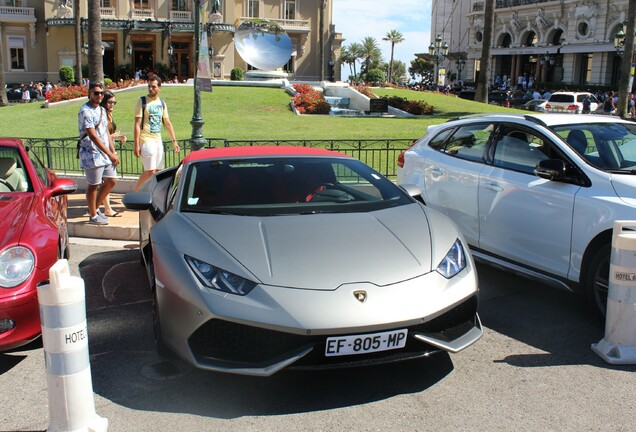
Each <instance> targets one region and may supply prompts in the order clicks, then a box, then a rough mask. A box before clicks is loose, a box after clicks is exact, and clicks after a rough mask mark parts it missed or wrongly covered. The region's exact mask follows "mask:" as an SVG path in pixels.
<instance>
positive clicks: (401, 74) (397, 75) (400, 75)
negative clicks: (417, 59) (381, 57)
mask: <svg viewBox="0 0 636 432" xmlns="http://www.w3.org/2000/svg"><path fill="white" fill-rule="evenodd" d="M392 74H393V75H392V76H391V77H390V78H389V80H390V81H391V82H396V83H399V82H400V81H403V80H406V65H405V64H404V62H403V61H401V60H395V61H394V62H393V71H392Z"/></svg>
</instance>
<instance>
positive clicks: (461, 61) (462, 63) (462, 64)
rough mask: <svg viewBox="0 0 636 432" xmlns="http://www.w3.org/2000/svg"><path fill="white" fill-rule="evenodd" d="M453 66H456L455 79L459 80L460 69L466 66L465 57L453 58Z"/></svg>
mask: <svg viewBox="0 0 636 432" xmlns="http://www.w3.org/2000/svg"><path fill="white" fill-rule="evenodd" d="M455 66H457V81H458V82H461V80H462V71H463V70H464V68H465V67H466V59H464V58H463V57H460V58H458V59H457V60H455Z"/></svg>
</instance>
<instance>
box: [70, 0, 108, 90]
mask: <svg viewBox="0 0 636 432" xmlns="http://www.w3.org/2000/svg"><path fill="white" fill-rule="evenodd" d="M76 1H77V0H76ZM88 78H89V79H90V81H91V82H100V83H103V82H104V65H103V59H102V17H101V5H100V0H88Z"/></svg>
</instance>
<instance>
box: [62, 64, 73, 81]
mask: <svg viewBox="0 0 636 432" xmlns="http://www.w3.org/2000/svg"><path fill="white" fill-rule="evenodd" d="M60 81H62V82H63V83H72V82H73V81H75V72H74V71H73V68H72V67H71V66H62V67H61V68H60Z"/></svg>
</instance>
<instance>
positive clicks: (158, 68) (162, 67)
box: [154, 63, 170, 82]
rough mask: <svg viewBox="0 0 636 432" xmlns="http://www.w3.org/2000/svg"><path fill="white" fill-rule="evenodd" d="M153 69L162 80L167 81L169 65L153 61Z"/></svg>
mask: <svg viewBox="0 0 636 432" xmlns="http://www.w3.org/2000/svg"><path fill="white" fill-rule="evenodd" d="M154 70H155V73H156V74H157V75H159V78H161V80H162V81H164V82H167V81H168V80H169V79H170V67H169V66H168V65H167V64H164V63H155V67H154Z"/></svg>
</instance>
